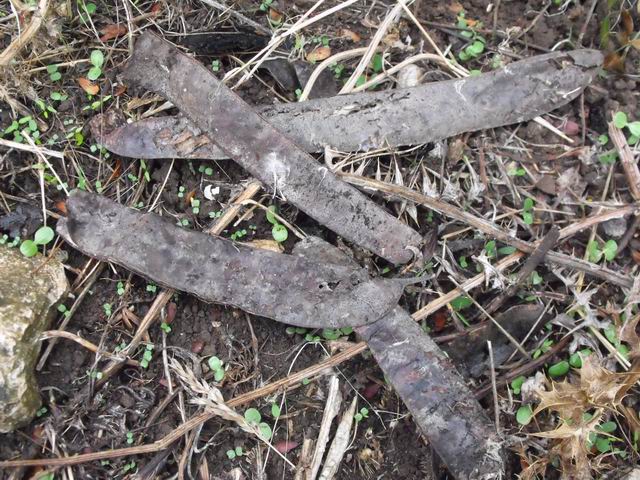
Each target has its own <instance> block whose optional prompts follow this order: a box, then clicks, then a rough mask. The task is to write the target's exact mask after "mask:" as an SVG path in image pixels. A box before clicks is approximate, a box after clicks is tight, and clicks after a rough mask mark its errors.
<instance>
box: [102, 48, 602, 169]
mask: <svg viewBox="0 0 640 480" xmlns="http://www.w3.org/2000/svg"><path fill="white" fill-rule="evenodd" d="M601 63H602V54H601V53H600V52H598V51H596V50H574V51H569V52H555V53H550V54H547V55H540V56H535V57H530V58H527V59H524V60H521V61H518V62H513V63H510V64H509V65H507V66H506V67H504V68H502V69H499V70H495V71H493V72H489V73H483V74H481V75H478V76H474V77H469V78H466V79H462V80H450V81H445V82H436V83H427V84H424V85H420V86H417V87H413V88H407V89H402V90H386V91H382V92H365V93H357V94H351V95H339V96H336V97H331V98H324V99H317V100H309V101H306V102H298V103H289V104H283V105H275V106H265V107H259V108H257V109H256V112H258V114H259V115H261V116H262V117H264V119H265V120H267V121H268V122H269V123H270V124H271V125H273V127H275V128H276V129H277V130H278V131H280V132H282V133H283V134H284V135H285V136H286V137H288V138H289V139H291V140H292V141H293V142H295V143H296V144H297V145H298V146H299V147H301V148H302V149H304V150H306V151H307V152H319V151H323V150H324V148H325V147H331V148H334V149H336V150H340V151H347V152H348V151H356V150H367V149H370V148H377V147H386V146H389V147H397V146H401V145H416V144H421V143H426V142H431V141H436V140H441V139H443V138H447V137H451V136H453V135H457V134H460V133H463V132H471V131H475V130H481V129H486V128H495V127H499V126H503V125H509V124H512V123H517V122H522V121H525V120H531V119H532V118H535V117H536V116H538V115H542V114H544V113H547V112H549V111H551V110H554V109H556V108H558V107H561V106H562V105H565V104H566V103H568V102H570V101H571V100H573V99H574V98H575V97H577V96H578V95H579V94H580V93H581V92H582V90H583V89H584V88H585V87H586V86H587V85H589V84H590V83H591V81H592V80H593V77H594V76H595V74H596V73H597V71H598V67H599V66H600V65H601ZM216 115H218V116H220V115H224V113H221V112H219V111H218V112H216ZM91 129H92V132H93V135H94V136H95V138H96V139H97V141H98V142H99V143H100V144H102V145H104V146H105V147H106V148H107V149H108V150H110V151H112V152H114V153H116V154H118V155H122V156H125V157H132V158H148V159H152V158H193V159H218V160H219V159H225V158H228V157H229V156H228V155H227V153H225V152H224V151H223V150H221V149H220V148H218V146H217V145H216V144H215V143H214V142H215V141H217V139H216V136H212V137H211V138H210V137H208V136H207V135H206V133H205V132H203V130H201V129H199V128H198V127H196V126H195V125H194V124H193V123H192V122H190V121H189V120H188V119H186V118H184V117H180V116H174V117H157V118H148V119H145V120H140V121H138V122H135V123H130V124H126V123H124V121H123V120H119V119H117V116H114V113H113V112H110V113H108V114H106V115H99V116H97V117H94V119H93V120H92V121H91Z"/></svg>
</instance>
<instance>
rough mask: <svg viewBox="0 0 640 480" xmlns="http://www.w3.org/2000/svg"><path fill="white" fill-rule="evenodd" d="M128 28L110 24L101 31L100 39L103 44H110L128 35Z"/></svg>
mask: <svg viewBox="0 0 640 480" xmlns="http://www.w3.org/2000/svg"><path fill="white" fill-rule="evenodd" d="M127 31H128V30H127V27H125V26H124V25H120V24H119V23H118V24H114V23H110V24H109V25H105V26H104V27H102V29H101V30H100V33H101V34H102V36H101V37H100V41H101V42H108V41H109V40H113V39H114V38H118V37H119V36H121V35H124V34H125V33H127Z"/></svg>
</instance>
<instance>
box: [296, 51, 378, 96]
mask: <svg viewBox="0 0 640 480" xmlns="http://www.w3.org/2000/svg"><path fill="white" fill-rule="evenodd" d="M366 51H367V47H362V48H354V49H352V50H346V51H344V52H339V53H336V54H335V55H331V56H330V57H329V58H327V59H325V60H323V61H322V62H320V63H319V64H318V66H317V67H316V68H315V69H314V70H313V73H311V76H310V77H309V80H307V83H306V84H305V86H304V89H303V90H302V93H301V94H300V97H298V101H299V102H304V101H305V100H307V99H308V98H309V94H310V93H311V90H312V89H313V86H314V85H315V83H316V80H318V78H319V77H320V74H321V73H322V72H323V71H324V70H326V69H327V68H328V67H330V66H331V65H333V64H334V63H338V62H341V61H343V60H347V59H349V58H353V57H357V56H360V55H361V54H363V53H365V52H366ZM378 51H380V50H376V52H378Z"/></svg>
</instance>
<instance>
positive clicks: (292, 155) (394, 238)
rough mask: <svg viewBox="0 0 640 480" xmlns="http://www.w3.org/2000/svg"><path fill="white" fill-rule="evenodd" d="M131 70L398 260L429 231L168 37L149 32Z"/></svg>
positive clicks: (350, 234)
mask: <svg viewBox="0 0 640 480" xmlns="http://www.w3.org/2000/svg"><path fill="white" fill-rule="evenodd" d="M123 75H124V77H125V78H126V79H127V80H129V81H131V82H134V83H136V84H138V85H140V86H142V87H144V88H147V89H149V90H153V91H156V92H158V93H160V94H162V95H163V96H165V97H166V98H167V99H169V100H170V101H171V102H172V103H173V104H174V105H175V106H176V107H177V108H178V109H180V111H181V112H182V113H183V114H184V115H185V116H187V117H188V118H189V119H190V120H191V121H192V122H193V123H194V124H195V125H197V126H198V128H200V129H202V131H203V132H206V133H207V135H209V136H210V137H215V141H216V143H217V144H218V145H219V146H220V148H221V149H222V150H224V151H225V152H226V153H227V154H228V155H229V156H230V157H231V158H233V159H234V160H235V161H236V162H238V163H239V164H240V165H241V166H242V167H243V168H245V169H246V170H248V171H249V172H250V173H251V174H252V175H253V176H254V177H256V178H257V179H258V180H260V181H261V182H262V183H264V184H265V185H267V186H269V187H270V188H272V189H273V190H274V191H275V192H276V193H277V194H278V195H281V196H283V197H284V198H285V199H286V200H287V201H288V202H290V203H292V204H294V205H296V206H297V207H298V208H300V209H301V210H302V211H304V212H305V213H306V214H307V215H309V216H310V217H312V218H313V219H315V220H316V221H318V222H319V223H320V224H322V225H324V226H326V227H328V228H329V229H330V230H333V231H334V232H335V233H337V234H338V235H341V236H342V237H344V238H345V239H347V240H349V241H351V242H354V243H356V244H357V245H360V246H362V247H364V248H366V249H368V250H370V251H372V252H374V253H375V254H377V255H379V256H381V257H383V258H385V259H387V260H388V261H390V262H391V263H394V264H401V263H406V262H408V261H410V260H411V259H412V257H413V254H412V253H411V250H410V249H408V248H407V247H419V245H420V243H421V241H422V238H421V236H420V235H419V234H418V233H417V232H416V231H414V230H412V229H411V228H409V227H408V226H407V225H405V224H404V223H402V222H400V221H399V220H398V219H396V218H395V217H393V216H391V215H390V214H389V213H387V212H386V211H385V210H383V209H382V208H381V207H380V206H378V205H376V204H375V203H374V202H372V201H371V200H370V199H368V198H367V197H365V196H364V195H363V194H362V193H360V192H359V191H358V190H356V189H355V188H354V187H351V186H350V185H348V184H346V183H345V182H342V181H341V180H339V179H338V178H337V177H336V176H335V175H334V174H333V173H332V172H330V171H328V170H327V168H326V167H324V166H322V165H320V164H319V163H318V162H316V161H315V160H314V159H313V157H311V156H310V155H309V154H307V153H305V152H304V151H303V150H302V149H301V148H300V147H298V146H297V145H296V144H294V143H293V142H292V141H290V140H289V139H288V138H286V137H285V136H283V134H282V133H280V132H279V131H278V130H276V129H275V128H273V127H272V126H271V125H270V124H269V123H268V122H267V121H266V120H265V119H264V118H262V117H261V116H260V115H258V114H257V113H256V112H255V111H254V110H253V109H252V108H251V107H250V106H249V105H248V104H247V103H245V102H244V101H243V100H242V99H241V98H240V97H238V96H237V95H236V94H235V93H234V92H232V91H231V90H230V89H229V88H227V87H226V86H225V85H224V84H222V83H221V82H220V81H218V79H217V78H216V77H215V76H214V75H213V74H212V72H211V71H210V70H209V69H207V68H205V67H204V66H203V65H201V64H200V63H199V62H197V61H196V60H194V59H193V58H191V57H189V56H187V55H185V54H184V53H182V52H180V51H179V50H178V49H177V48H175V47H174V46H173V45H171V44H170V43H169V42H167V41H166V40H164V39H162V38H160V37H158V36H156V35H154V34H152V33H150V32H146V33H144V34H142V35H141V36H140V37H139V38H138V41H137V42H136V46H135V49H134V52H133V55H132V56H131V58H130V59H129V61H128V62H127V66H126V68H125V70H124V72H123Z"/></svg>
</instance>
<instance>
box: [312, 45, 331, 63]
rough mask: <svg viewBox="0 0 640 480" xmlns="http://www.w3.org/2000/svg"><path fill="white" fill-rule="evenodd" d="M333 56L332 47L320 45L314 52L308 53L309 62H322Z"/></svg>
mask: <svg viewBox="0 0 640 480" xmlns="http://www.w3.org/2000/svg"><path fill="white" fill-rule="evenodd" d="M330 56H331V48H329V47H318V48H316V49H315V50H314V51H313V52H311V53H307V60H308V61H309V62H321V61H322V60H324V59H326V58H329V57H330Z"/></svg>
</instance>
